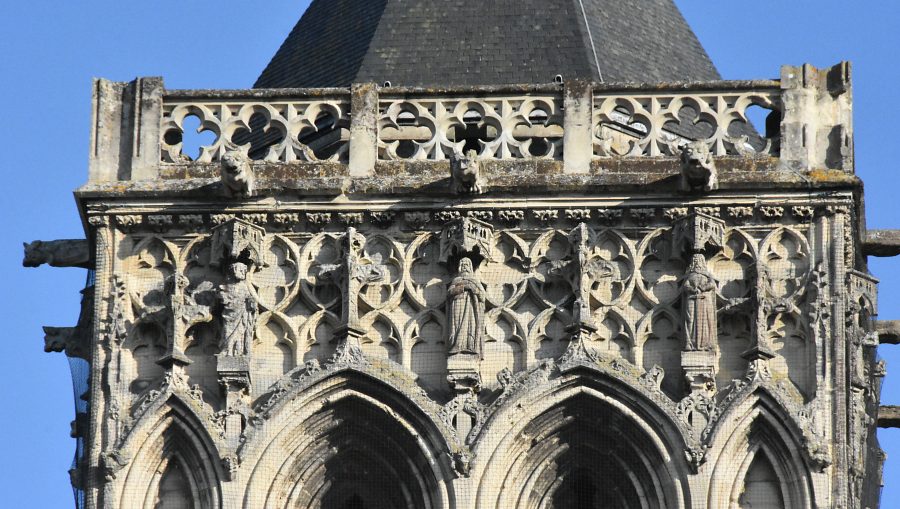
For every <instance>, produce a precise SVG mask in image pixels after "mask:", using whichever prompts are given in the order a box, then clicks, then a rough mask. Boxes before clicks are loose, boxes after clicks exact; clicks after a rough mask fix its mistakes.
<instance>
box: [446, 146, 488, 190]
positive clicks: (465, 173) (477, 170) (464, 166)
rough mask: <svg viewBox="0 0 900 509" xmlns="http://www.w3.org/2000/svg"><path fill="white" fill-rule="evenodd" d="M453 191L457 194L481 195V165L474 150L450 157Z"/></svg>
mask: <svg viewBox="0 0 900 509" xmlns="http://www.w3.org/2000/svg"><path fill="white" fill-rule="evenodd" d="M450 178H451V179H452V183H451V190H452V191H453V192H454V193H456V194H481V164H480V163H479V162H478V153H477V152H475V151H474V150H470V151H468V152H466V154H465V155H462V154H453V155H452V156H450Z"/></svg>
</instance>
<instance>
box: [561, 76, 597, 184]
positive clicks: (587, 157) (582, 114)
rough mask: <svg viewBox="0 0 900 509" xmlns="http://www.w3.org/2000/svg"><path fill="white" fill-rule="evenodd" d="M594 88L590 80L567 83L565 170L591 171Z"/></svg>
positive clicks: (564, 132)
mask: <svg viewBox="0 0 900 509" xmlns="http://www.w3.org/2000/svg"><path fill="white" fill-rule="evenodd" d="M593 103H594V101H593V87H592V86H591V84H590V83H589V82H587V81H582V80H569V81H566V82H565V85H564V92H563V104H564V106H565V118H564V119H563V167H564V170H563V171H564V172H565V173H589V172H590V171H591V159H592V158H593V154H594V148H593V141H592V126H591V120H592V113H593Z"/></svg>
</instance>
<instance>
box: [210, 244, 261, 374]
mask: <svg viewBox="0 0 900 509" xmlns="http://www.w3.org/2000/svg"><path fill="white" fill-rule="evenodd" d="M219 301H220V302H221V304H222V342H221V345H220V346H221V349H222V350H221V351H222V354H223V355H228V356H241V355H250V349H251V346H252V344H253V334H254V332H255V329H256V315H257V309H256V300H255V299H254V298H253V295H252V294H251V293H250V288H249V286H248V284H247V265H245V264H243V263H241V262H234V263H232V264H230V265H228V270H227V273H226V279H225V283H224V284H222V285H220V286H219Z"/></svg>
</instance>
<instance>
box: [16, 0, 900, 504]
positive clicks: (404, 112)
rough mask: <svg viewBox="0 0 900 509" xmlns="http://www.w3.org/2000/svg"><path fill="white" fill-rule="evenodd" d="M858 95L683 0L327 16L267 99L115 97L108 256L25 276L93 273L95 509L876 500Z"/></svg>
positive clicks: (86, 463) (253, 92)
mask: <svg viewBox="0 0 900 509" xmlns="http://www.w3.org/2000/svg"><path fill="white" fill-rule="evenodd" d="M537 12H540V13H541V16H540V17H539V18H538V17H535V13H537ZM851 92H852V88H851V80H850V66H849V64H847V63H841V64H838V65H836V66H834V67H832V68H829V69H822V70H819V69H816V68H813V67H812V66H809V65H803V66H800V67H793V66H785V67H783V68H782V70H781V75H780V78H779V79H774V80H757V81H723V80H721V79H720V77H719V75H718V73H717V72H716V70H715V68H714V67H713V65H712V63H711V62H710V60H709V58H708V57H707V55H706V53H705V52H704V51H703V49H702V47H701V46H700V44H699V42H698V41H697V39H696V37H695V36H694V34H693V33H692V32H691V30H690V28H689V27H688V26H687V25H686V23H685V22H684V20H683V18H682V17H681V14H680V13H679V12H678V10H677V8H676V7H675V6H674V4H673V3H672V2H671V0H635V1H632V2H621V1H614V0H541V1H538V0H491V1H470V0H452V1H449V0H448V1H443V2H430V1H424V0H315V1H314V2H313V3H312V5H311V6H310V7H309V9H308V10H307V12H306V14H305V15H304V16H303V18H302V19H301V20H300V22H299V23H298V25H297V26H296V28H295V29H294V30H293V31H292V32H291V34H290V35H289V36H288V38H287V40H286V41H285V43H284V45H283V46H282V47H281V49H280V50H279V51H278V53H277V54H276V55H275V57H274V58H273V59H272V61H271V62H270V64H269V65H268V67H266V69H265V71H264V72H263V73H262V75H261V76H260V77H259V79H258V81H257V82H256V88H254V89H249V90H169V89H166V88H165V87H164V85H163V81H162V79H161V78H141V79H137V80H135V81H133V82H130V83H117V82H110V81H107V80H102V79H101V80H97V81H96V82H95V84H94V90H93V101H94V109H93V112H94V113H93V124H92V125H93V129H92V132H91V157H90V163H89V176H88V182H87V183H86V184H85V185H84V186H83V187H81V188H80V189H78V190H77V191H76V196H77V198H78V203H79V207H80V211H81V214H82V216H83V218H84V222H85V230H86V236H87V238H86V240H72V241H52V242H37V243H32V244H31V245H29V246H28V248H27V249H26V260H25V263H26V265H30V266H37V265H40V264H42V263H50V264H51V265H55V266H80V267H85V268H87V269H89V270H90V271H92V274H93V277H92V278H91V279H90V280H91V284H90V285H89V286H88V288H86V289H85V291H84V300H83V306H82V313H81V319H80V320H79V323H78V324H77V325H76V326H75V327H70V328H51V327H48V328H46V332H47V340H46V349H47V350H48V351H65V352H66V354H67V355H69V356H71V357H73V358H75V359H80V361H79V362H80V363H81V364H82V365H84V366H89V368H90V369H89V371H87V372H86V375H85V378H84V380H83V382H84V384H85V387H86V392H85V395H84V396H83V400H84V401H83V402H82V403H80V406H79V408H78V413H77V418H76V420H75V423H74V426H73V434H74V435H75V436H76V437H78V439H79V441H80V444H81V445H80V447H79V451H80V452H79V455H78V458H77V462H76V468H74V469H73V470H72V472H71V474H72V481H73V484H74V485H75V487H76V489H77V490H79V493H80V497H79V499H78V502H77V505H78V506H79V507H82V506H83V507H88V508H101V507H102V508H131V507H154V508H176V507H177V508H185V507H189V508H194V509H200V508H204V509H205V508H217V509H231V508H287V507H291V508H295V507H298V508H299V507H302V508H311V509H312V508H325V509H345V508H346V509H351V508H361V507H366V508H378V509H380V508H417V509H419V508H423V509H426V508H454V509H475V508H479V509H482V508H492V509H506V508H526V507H527V508H531V507H544V508H601V507H602V508H606V507H624V508H637V507H652V508H692V509H700V508H710V509H717V508H724V507H741V508H743V507H771V508H806V507H840V508H845V509H850V508H859V507H869V508H875V507H878V505H879V500H878V498H879V497H878V495H879V486H880V482H881V464H882V461H883V454H882V453H881V450H880V449H879V447H878V444H877V440H876V438H875V427H876V423H877V422H878V421H879V419H880V422H882V423H883V424H885V425H891V424H893V423H894V422H896V421H897V419H896V418H895V416H894V414H893V413H890V410H891V409H885V410H882V415H881V416H879V391H880V380H881V377H883V376H884V366H883V364H881V363H878V362H876V359H875V347H876V346H877V345H878V343H879V341H882V342H896V341H897V339H898V333H897V330H900V327H897V326H895V325H896V324H895V323H894V322H877V321H876V315H877V298H876V293H877V281H876V280H874V279H873V278H872V277H871V276H870V275H869V274H868V272H867V269H866V256H867V255H875V256H892V255H895V254H898V253H900V234H898V233H897V232H893V231H881V232H872V231H867V230H866V228H865V222H864V210H863V198H862V184H861V182H860V181H859V179H858V178H857V177H856V176H855V175H854V161H853V124H852V96H851ZM754 111H755V112H756V114H757V115H758V114H759V112H762V114H763V115H764V118H765V120H764V121H761V122H760V123H759V124H760V125H757V126H754V125H753V123H751V121H750V120H749V118H751V117H753V112H754ZM188 117H196V118H198V119H199V120H200V122H201V129H202V130H205V131H210V132H212V133H213V134H214V135H215V140H214V141H213V142H212V143H211V144H210V145H207V146H203V147H202V148H201V150H200V152H199V154H197V155H196V156H194V157H192V156H193V155H192V154H186V153H185V150H184V149H183V146H184V138H185V137H186V136H189V135H190V134H191V133H186V132H185V131H184V125H185V119H186V118H188ZM753 118H755V117H753ZM879 332H880V333H881V334H880V335H879Z"/></svg>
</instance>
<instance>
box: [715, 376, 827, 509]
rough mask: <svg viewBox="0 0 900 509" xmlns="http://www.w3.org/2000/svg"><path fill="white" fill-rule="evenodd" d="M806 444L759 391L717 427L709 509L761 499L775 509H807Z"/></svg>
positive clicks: (809, 503) (786, 415) (795, 426)
mask: <svg viewBox="0 0 900 509" xmlns="http://www.w3.org/2000/svg"><path fill="white" fill-rule="evenodd" d="M804 442H805V440H804V437H803V436H802V432H801V431H800V428H799V426H798V423H797V422H796V420H795V419H794V417H793V416H791V415H790V414H789V413H788V412H786V411H784V410H783V406H782V405H781V404H779V403H778V402H776V400H775V399H774V398H773V397H771V396H770V395H769V394H768V392H767V390H766V389H765V388H759V389H757V390H756V392H754V393H753V394H752V395H750V396H748V397H747V398H746V399H745V400H744V401H743V402H741V403H740V404H738V405H737V406H736V407H733V408H732V409H731V410H730V411H729V412H728V413H727V414H726V415H724V416H723V419H722V421H720V422H719V424H718V425H717V431H716V432H715V434H714V435H713V437H712V442H711V444H710V445H711V447H710V450H712V451H717V456H716V457H714V458H710V461H709V467H710V468H711V482H710V485H709V498H708V506H707V507H709V508H710V509H713V508H716V509H718V508H723V507H727V508H732V509H738V508H744V507H751V506H750V505H749V504H750V503H752V501H753V500H757V501H759V500H764V501H765V502H766V504H768V505H766V506H765V507H772V508H773V509H777V508H779V507H780V508H782V509H811V508H812V507H813V506H812V501H813V500H814V484H813V482H812V476H813V469H812V468H811V466H810V462H809V458H808V455H807V454H806V453H805V452H804V451H805V449H806V447H805V445H804ZM754 507H755V506H754Z"/></svg>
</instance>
